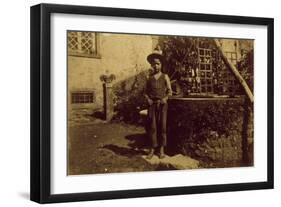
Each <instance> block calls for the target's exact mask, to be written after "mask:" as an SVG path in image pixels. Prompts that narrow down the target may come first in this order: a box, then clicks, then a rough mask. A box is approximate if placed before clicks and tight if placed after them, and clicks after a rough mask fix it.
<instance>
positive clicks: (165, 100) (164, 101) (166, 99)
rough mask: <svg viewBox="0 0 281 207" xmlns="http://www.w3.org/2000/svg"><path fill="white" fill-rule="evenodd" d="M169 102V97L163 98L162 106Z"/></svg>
mask: <svg viewBox="0 0 281 207" xmlns="http://www.w3.org/2000/svg"><path fill="white" fill-rule="evenodd" d="M167 101H168V97H164V98H162V99H161V102H160V103H161V104H166V103H167Z"/></svg>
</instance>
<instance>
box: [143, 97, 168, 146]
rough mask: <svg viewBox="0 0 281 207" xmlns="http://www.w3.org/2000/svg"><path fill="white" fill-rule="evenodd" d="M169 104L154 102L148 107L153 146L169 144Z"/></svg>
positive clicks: (149, 129)
mask: <svg viewBox="0 0 281 207" xmlns="http://www.w3.org/2000/svg"><path fill="white" fill-rule="evenodd" d="M167 109H168V104H167V103H165V104H161V103H159V101H158V102H154V103H153V104H152V105H150V106H149V108H148V117H147V118H148V136H149V139H150V144H151V147H153V148H155V147H162V146H163V147H164V146H166V144H167V126H166V124H167Z"/></svg>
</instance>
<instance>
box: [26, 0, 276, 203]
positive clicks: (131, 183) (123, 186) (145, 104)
mask: <svg viewBox="0 0 281 207" xmlns="http://www.w3.org/2000/svg"><path fill="white" fill-rule="evenodd" d="M273 56H274V55H273V19H271V18H261V17H242V16H226V15H213V14H212V15H211V14H195V13H180V12H170V11H152V10H151V11H150V10H135V9H120V8H103V7H87V6H72V5H56V4H40V5H35V6H33V7H31V183H30V187H31V200H33V201H36V202H39V203H53V202H70V201H86V200H101V199H118V198H133V197H145V196H164V195H179V194H194V193H210V192H224V191H240V190H241V191H242V190H256V189H271V188H273Z"/></svg>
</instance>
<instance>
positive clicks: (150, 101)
mask: <svg viewBox="0 0 281 207" xmlns="http://www.w3.org/2000/svg"><path fill="white" fill-rule="evenodd" d="M147 102H148V105H149V106H151V105H152V104H153V101H152V100H151V99H150V98H148V99H147Z"/></svg>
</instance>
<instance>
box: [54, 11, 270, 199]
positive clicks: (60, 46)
mask: <svg viewBox="0 0 281 207" xmlns="http://www.w3.org/2000/svg"><path fill="white" fill-rule="evenodd" d="M51 25H52V28H51V74H52V77H51V81H52V82H51V94H52V103H51V109H52V111H51V117H52V120H51V129H52V130H51V144H52V145H51V169H52V171H51V193H52V194H60V193H79V192H98V191H111V190H129V189H144V188H163V187H180V186H200V185H215V184H230V183H248V182H262V181H267V129H266V127H265V126H267V99H266V98H265V97H267V88H266V87H264V86H267V71H266V68H267V61H268V60H267V27H266V26H253V25H239V24H225V23H204V22H187V21H169V20H152V19H149V20H148V19H136V18H119V17H118V18H117V17H100V16H84V15H67V14H52V15H51ZM67 30H85V31H104V32H115V33H133V34H155V35H159V34H160V35H183V36H203V37H206V36H208V37H217V38H237V39H239V38H244V39H254V40H255V41H254V42H255V45H254V48H255V50H254V51H255V54H254V61H255V64H254V65H255V67H254V74H255V77H254V78H255V79H254V82H255V87H254V89H255V91H254V94H255V104H254V132H255V138H254V140H255V141H254V149H255V150H254V157H255V166H254V167H247V168H228V169H196V170H181V171H170V172H168V171H166V172H139V173H120V174H103V175H100V174H99V175H79V176H67V173H66V172H67V170H66V169H67V148H66V146H67V135H66V134H67V126H66V124H67V119H66V118H67V75H66V74H67V58H66V57H67V54H66V50H65V48H66V45H67V43H66V38H65V37H66V32H67Z"/></svg>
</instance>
